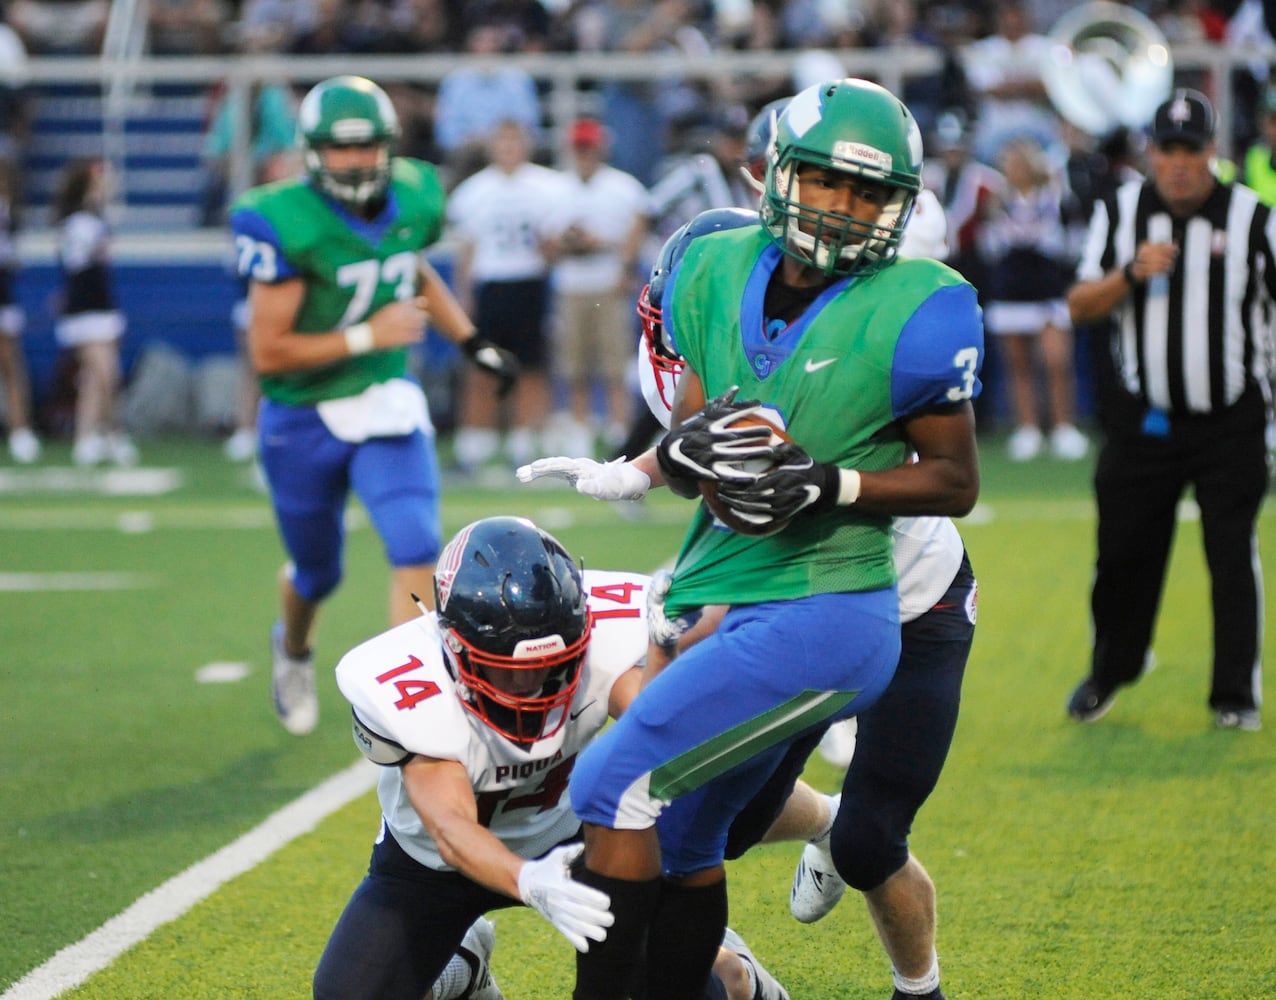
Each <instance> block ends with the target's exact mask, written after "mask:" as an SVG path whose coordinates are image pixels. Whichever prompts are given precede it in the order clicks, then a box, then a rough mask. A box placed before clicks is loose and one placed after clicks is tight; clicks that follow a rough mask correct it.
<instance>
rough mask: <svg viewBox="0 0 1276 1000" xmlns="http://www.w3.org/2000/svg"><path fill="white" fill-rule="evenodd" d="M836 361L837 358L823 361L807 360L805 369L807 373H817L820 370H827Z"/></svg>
mask: <svg viewBox="0 0 1276 1000" xmlns="http://www.w3.org/2000/svg"><path fill="white" fill-rule="evenodd" d="M836 360H837V358H825V359H824V360H823V361H812V360H811V359H810V358H807V359H806V365H805V368H806V371H807V372H808V373H809V372H818V371H819V370H820V369H821V368H827V367H828V366H829V365H831V364H832V363H833V362H834V361H836Z"/></svg>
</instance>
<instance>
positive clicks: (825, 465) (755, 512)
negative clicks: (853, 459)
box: [718, 444, 841, 526]
mask: <svg viewBox="0 0 1276 1000" xmlns="http://www.w3.org/2000/svg"><path fill="white" fill-rule="evenodd" d="M772 454H774V455H775V458H776V461H777V462H778V463H779V464H778V466H777V467H776V468H774V469H772V470H771V471H770V472H764V473H762V474H761V475H759V476H756V477H754V478H753V479H748V480H732V481H730V482H724V483H722V484H721V485H719V487H718V499H719V500H720V501H721V502H722V504H723V505H724V506H725V507H727V508H729V509H730V510H731V511H732V512H733V513H735V514H736V515H738V516H739V517H740V518H742V519H743V520H745V521H748V522H749V523H751V524H756V525H759V526H761V525H766V524H775V525H782V524H784V523H785V522H787V521H789V520H790V519H792V517H793V516H794V515H795V514H797V513H798V512H799V511H803V510H812V511H816V512H819V511H825V510H832V509H833V508H834V507H835V506H836V505H837V497H838V491H839V490H840V489H841V470H840V469H839V468H838V467H837V466H836V465H833V464H832V463H830V462H816V461H815V460H814V459H812V458H811V456H810V455H808V454H807V453H806V452H805V451H803V450H802V449H801V448H799V447H798V446H797V445H795V444H781V445H777V446H776V447H775V448H774V449H773V450H772Z"/></svg>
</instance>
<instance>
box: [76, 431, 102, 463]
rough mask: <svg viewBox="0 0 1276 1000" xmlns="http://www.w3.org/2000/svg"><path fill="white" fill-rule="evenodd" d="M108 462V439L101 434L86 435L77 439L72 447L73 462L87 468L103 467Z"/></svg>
mask: <svg viewBox="0 0 1276 1000" xmlns="http://www.w3.org/2000/svg"><path fill="white" fill-rule="evenodd" d="M105 461H106V438H104V437H103V436H102V435H101V434H86V435H85V436H84V437H82V438H77V439H76V441H75V444H73V445H72V446H71V462H72V463H73V464H74V465H79V466H83V467H85V468H87V467H89V466H93V465H101V464H102V463H103V462H105Z"/></svg>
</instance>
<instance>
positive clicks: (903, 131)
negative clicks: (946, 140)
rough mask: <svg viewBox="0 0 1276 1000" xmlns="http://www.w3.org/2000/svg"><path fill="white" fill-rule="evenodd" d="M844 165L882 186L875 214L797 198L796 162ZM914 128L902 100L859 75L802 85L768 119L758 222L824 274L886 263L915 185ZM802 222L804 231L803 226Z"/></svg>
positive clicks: (918, 141) (918, 161) (918, 148)
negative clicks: (770, 130) (824, 207)
mask: <svg viewBox="0 0 1276 1000" xmlns="http://www.w3.org/2000/svg"><path fill="white" fill-rule="evenodd" d="M805 165H813V166H818V167H823V168H826V169H832V170H839V171H844V172H845V173H848V174H854V175H857V176H860V177H863V178H865V179H866V180H871V181H876V182H877V183H880V184H885V185H886V186H887V187H888V188H889V189H890V197H889V198H888V200H887V203H886V205H885V207H884V208H883V209H882V213H881V215H880V216H878V218H877V220H876V221H875V222H870V221H867V220H864V219H857V218H855V217H853V216H849V215H841V214H839V213H836V212H824V211H819V210H817V209H814V208H811V207H809V206H807V205H804V204H803V202H802V192H801V189H800V185H799V183H798V170H799V168H801V167H802V166H805ZM921 169H922V134H921V130H920V129H919V128H918V127H917V122H916V120H914V118H913V116H912V113H911V112H910V111H909V110H908V108H907V107H906V106H905V105H904V102H903V101H901V100H900V99H899V98H897V97H895V95H893V94H892V93H891V92H890V91H888V90H886V89H885V88H883V87H879V86H878V85H877V84H875V83H870V82H868V81H867V80H831V81H829V82H827V83H821V84H818V85H817V86H814V87H808V88H807V89H806V90H803V91H802V92H801V93H799V94H798V95H797V96H796V97H794V98H793V99H792V100H791V101H790V102H789V105H788V107H786V108H785V109H784V112H783V114H781V115H780V117H779V119H778V121H777V122H776V130H775V136H774V138H773V141H772V143H771V148H770V150H769V152H768V161H767V168H766V184H765V191H764V192H763V196H762V206H761V212H762V224H763V226H764V227H765V228H766V230H767V232H768V233H770V235H771V240H772V242H774V243H775V244H776V245H777V246H778V247H779V248H780V249H781V250H783V251H784V252H785V253H786V254H788V255H789V256H791V257H794V258H796V259H797V260H800V261H801V262H802V263H803V264H805V265H807V266H808V267H814V268H816V269H818V270H820V271H823V272H824V273H825V274H827V275H830V276H831V275H834V274H839V275H845V274H871V273H872V272H874V271H877V270H880V269H881V268H883V267H885V266H886V265H887V264H890V263H891V262H892V261H893V260H894V259H895V255H896V253H897V251H898V247H899V241H900V239H901V238H902V237H903V235H904V227H905V226H906V225H907V224H908V217H909V215H910V213H911V212H912V210H913V200H914V199H915V198H916V197H917V192H918V191H920V190H921V186H922V180H921ZM802 223H805V224H806V226H807V228H808V229H810V230H812V231H811V232H803V231H802V228H801V224H802Z"/></svg>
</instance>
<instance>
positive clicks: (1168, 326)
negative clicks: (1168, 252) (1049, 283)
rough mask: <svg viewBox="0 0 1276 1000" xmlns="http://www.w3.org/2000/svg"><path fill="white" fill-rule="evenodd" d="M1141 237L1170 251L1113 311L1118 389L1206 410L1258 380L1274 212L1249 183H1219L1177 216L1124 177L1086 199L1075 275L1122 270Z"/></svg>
mask: <svg viewBox="0 0 1276 1000" xmlns="http://www.w3.org/2000/svg"><path fill="white" fill-rule="evenodd" d="M1146 240H1151V241H1153V242H1158V243H1169V242H1172V243H1175V244H1176V245H1177V246H1178V248H1179V258H1178V264H1177V266H1176V267H1175V268H1174V270H1173V271H1171V272H1170V273H1169V274H1168V275H1159V276H1157V277H1155V278H1152V279H1150V280H1149V281H1148V282H1146V283H1145V284H1144V285H1143V286H1141V287H1136V288H1134V289H1132V290H1131V293H1130V295H1129V296H1127V298H1126V299H1125V301H1124V303H1123V304H1122V305H1121V307H1120V309H1119V311H1118V312H1117V313H1116V318H1117V321H1118V324H1119V329H1118V337H1117V343H1116V354H1117V356H1116V362H1117V370H1118V375H1119V377H1120V379H1121V382H1122V383H1123V385H1124V386H1125V388H1126V390H1127V391H1128V392H1130V393H1131V394H1133V395H1135V396H1138V397H1140V398H1142V399H1143V400H1145V401H1146V403H1147V405H1148V406H1150V407H1153V408H1155V409H1158V410H1164V411H1166V412H1168V413H1171V414H1205V413H1213V412H1217V411H1220V410H1222V409H1223V408H1225V407H1227V406H1230V405H1231V404H1233V403H1235V402H1236V400H1237V399H1239V398H1240V396H1241V393H1242V392H1244V391H1245V389H1246V388H1248V387H1249V386H1251V385H1254V384H1255V383H1257V384H1258V385H1260V386H1263V385H1265V383H1266V379H1267V373H1268V370H1269V367H1270V365H1271V363H1272V357H1271V351H1272V346H1271V345H1272V341H1271V337H1272V333H1271V321H1272V303H1273V300H1274V299H1276V251H1274V250H1273V247H1274V246H1276V214H1274V213H1272V212H1271V211H1270V210H1269V209H1268V208H1267V207H1266V206H1264V205H1262V204H1261V203H1260V202H1259V200H1258V196H1257V195H1256V194H1255V193H1254V192H1253V191H1251V190H1250V189H1249V188H1247V187H1244V186H1242V185H1239V184H1223V183H1219V184H1217V185H1216V186H1215V188H1214V191H1213V193H1212V194H1211V195H1210V196H1209V198H1208V199H1207V200H1206V202H1205V204H1204V205H1202V206H1201V207H1200V208H1199V209H1198V210H1197V211H1196V213H1195V214H1193V215H1192V216H1190V217H1189V218H1187V219H1176V218H1175V217H1174V216H1172V215H1171V214H1170V212H1169V209H1168V208H1167V207H1166V205H1165V202H1164V201H1162V199H1161V197H1160V195H1158V194H1157V192H1156V189H1155V187H1154V186H1153V184H1152V183H1151V181H1146V182H1144V181H1131V182H1128V183H1126V184H1123V185H1122V186H1121V187H1120V188H1118V189H1117V191H1116V192H1115V194H1114V195H1112V196H1109V197H1107V198H1104V199H1103V200H1101V201H1099V202H1098V203H1097V204H1096V205H1095V208H1094V215H1093V217H1092V218H1091V221H1090V230H1089V234H1088V236H1087V238H1086V246H1085V250H1084V251H1083V253H1082V257H1081V263H1080V266H1079V267H1078V268H1077V277H1078V278H1079V279H1080V280H1082V281H1092V280H1097V279H1099V278H1102V277H1103V275H1104V274H1105V273H1106V272H1108V271H1111V270H1112V269H1114V268H1119V267H1123V266H1124V265H1125V264H1127V263H1128V262H1130V261H1132V260H1133V259H1134V254H1135V250H1136V249H1137V248H1138V246H1139V244H1140V243H1142V242H1144V241H1146Z"/></svg>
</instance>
